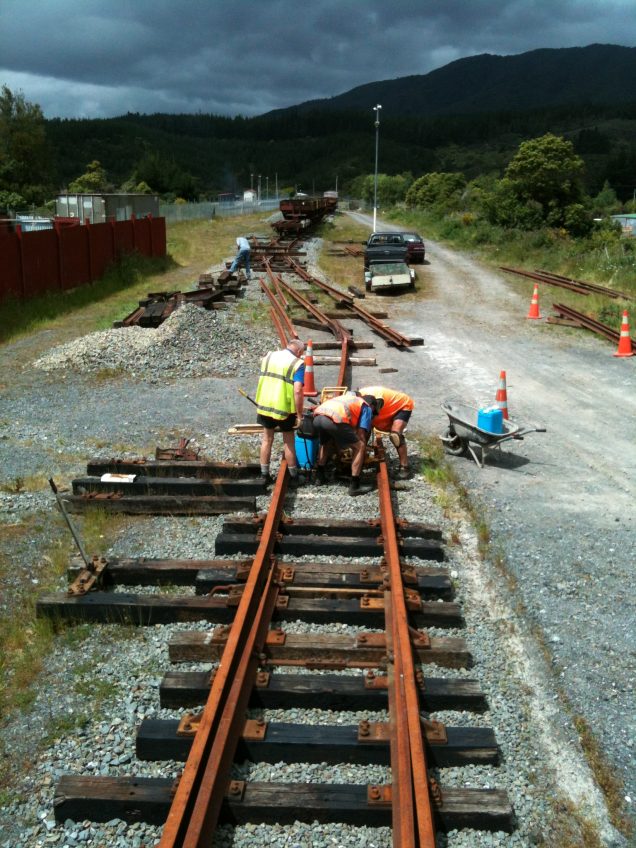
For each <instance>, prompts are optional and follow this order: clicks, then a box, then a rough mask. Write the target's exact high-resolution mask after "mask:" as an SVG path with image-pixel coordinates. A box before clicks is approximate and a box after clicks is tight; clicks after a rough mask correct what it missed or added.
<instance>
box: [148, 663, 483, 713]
mask: <svg viewBox="0 0 636 848" xmlns="http://www.w3.org/2000/svg"><path fill="white" fill-rule="evenodd" d="M210 686H211V677H210V672H208V671H172V670H171V671H168V672H166V674H165V675H164V677H163V680H162V681H161V684H160V686H159V701H160V704H161V707H162V708H164V709H173V708H181V707H197V706H201V705H203V704H205V702H206V701H207V699H208V695H209V694H210ZM387 692H388V690H387V689H380V688H377V687H372V686H367V685H365V676H364V675H363V674H356V675H355V676H354V675H351V676H349V675H347V676H343V675H341V674H318V675H316V674H284V673H279V672H277V673H274V674H270V675H269V678H268V679H267V684H266V685H263V686H255V687H254V688H253V689H252V694H251V698H250V707H253V708H262V709H290V708H294V709H313V708H315V709H321V710H386V709H387V704H388V694H387ZM420 705H421V707H422V709H423V710H426V711H429V712H435V711H437V710H470V711H472V712H482V711H483V710H485V709H486V708H487V703H486V697H485V695H484V693H483V692H482V691H481V689H480V688H479V683H478V682H477V681H476V680H471V679H454V678H445V677H425V678H424V682H423V685H422V687H421V689H420Z"/></svg>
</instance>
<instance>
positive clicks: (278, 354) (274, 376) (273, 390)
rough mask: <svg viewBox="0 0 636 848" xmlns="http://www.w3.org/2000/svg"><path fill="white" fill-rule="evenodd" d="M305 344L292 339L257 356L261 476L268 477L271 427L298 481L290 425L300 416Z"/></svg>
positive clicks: (272, 434) (294, 477)
mask: <svg viewBox="0 0 636 848" xmlns="http://www.w3.org/2000/svg"><path fill="white" fill-rule="evenodd" d="M304 350H305V345H304V344H303V342H301V341H300V339H292V340H291V341H290V342H288V344H287V346H286V347H285V348H283V350H275V351H270V352H269V353H268V354H266V355H265V356H264V357H263V359H262V360H261V373H260V376H259V380H258V387H257V389H256V408H257V410H258V414H257V416H256V420H257V422H258V423H259V424H260V425H261V426H262V427H263V436H262V439H261V454H260V459H261V477H263V478H264V479H265V481H266V482H270V481H271V477H270V473H269V463H270V460H271V456H272V445H273V443H274V428H275V427H279V429H280V431H281V433H282V435H283V449H284V454H285V459H286V460H287V466H288V468H289V475H290V477H291V479H292V484H295V483H297V482H298V465H297V464H296V447H295V444H294V427H295V426H296V425H297V424H298V423H300V421H302V417H303V403H304V397H303V383H304V380H305V362H304V360H303V359H302V355H303V353H304Z"/></svg>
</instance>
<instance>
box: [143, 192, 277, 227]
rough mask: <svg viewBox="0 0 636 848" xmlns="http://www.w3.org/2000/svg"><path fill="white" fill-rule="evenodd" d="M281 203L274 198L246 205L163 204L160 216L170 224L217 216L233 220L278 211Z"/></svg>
mask: <svg viewBox="0 0 636 848" xmlns="http://www.w3.org/2000/svg"><path fill="white" fill-rule="evenodd" d="M279 202H280V201H279V199H278V198H272V199H271V200H261V201H260V203H246V202H245V201H242V200H238V201H236V202H235V203H162V204H161V205H160V206H159V215H160V216H161V217H162V218H165V219H166V221H167V222H169V223H175V222H177V221H194V220H197V219H204V218H214V217H215V216H217V215H218V216H222V217H228V218H231V217H235V216H237V215H253V214H256V213H258V212H271V211H273V210H274V209H278V204H279Z"/></svg>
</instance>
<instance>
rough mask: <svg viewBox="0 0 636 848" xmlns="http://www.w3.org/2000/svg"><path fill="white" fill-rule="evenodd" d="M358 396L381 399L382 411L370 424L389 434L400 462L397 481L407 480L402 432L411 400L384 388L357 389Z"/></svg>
mask: <svg viewBox="0 0 636 848" xmlns="http://www.w3.org/2000/svg"><path fill="white" fill-rule="evenodd" d="M358 394H360V395H363V396H364V395H373V396H374V397H377V398H382V400H383V401H384V403H383V405H382V409H381V410H380V412H379V413H378V414H377V415H375V416H374V418H373V422H372V423H373V426H374V427H375V429H376V430H381V431H382V432H385V433H388V434H389V439H390V440H391V442H392V444H393V445H394V446H395V447H396V449H397V453H398V458H399V460H400V468H399V471H398V473H397V477H398V479H399V480H407V479H408V477H409V475H410V470H409V455H408V450H407V447H406V439H405V437H404V431H405V430H406V425H407V424H408V423H409V420H410V418H411V413H412V411H413V406H414V402H413V398H412V397H409V396H408V395H406V394H404V392H398V391H396V390H395V389H389V388H386V387H385V386H363V387H362V388H360V389H358Z"/></svg>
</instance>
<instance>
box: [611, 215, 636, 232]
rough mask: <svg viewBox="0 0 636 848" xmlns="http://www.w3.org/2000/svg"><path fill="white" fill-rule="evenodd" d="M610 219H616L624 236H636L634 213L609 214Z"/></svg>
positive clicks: (635, 217) (635, 216)
mask: <svg viewBox="0 0 636 848" xmlns="http://www.w3.org/2000/svg"><path fill="white" fill-rule="evenodd" d="M610 217H611V219H612V221H616V222H617V223H619V224H620V225H621V227H622V228H623V233H624V235H626V236H636V215H634V214H625V215H611V216H610Z"/></svg>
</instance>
